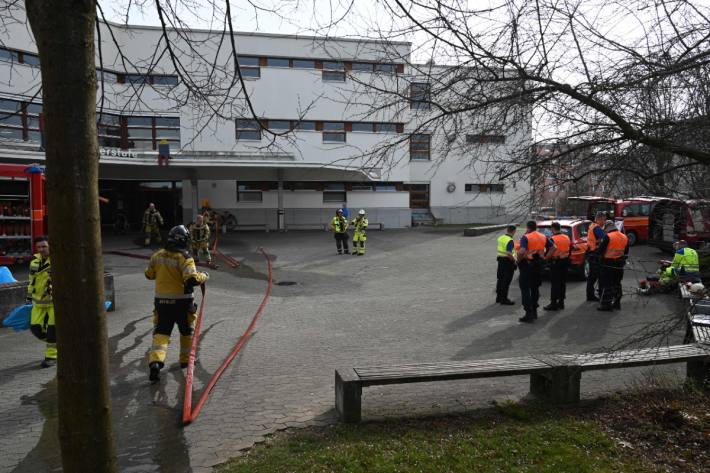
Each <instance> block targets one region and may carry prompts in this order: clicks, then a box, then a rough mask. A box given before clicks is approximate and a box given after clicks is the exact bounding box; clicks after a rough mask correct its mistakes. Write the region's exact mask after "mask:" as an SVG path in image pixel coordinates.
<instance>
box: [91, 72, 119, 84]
mask: <svg viewBox="0 0 710 473" xmlns="http://www.w3.org/2000/svg"><path fill="white" fill-rule="evenodd" d="M102 79H103V81H104V82H111V83H114V84H115V83H116V82H118V74H116V73H115V72H111V71H102V70H101V69H96V80H97V81H98V82H99V83H101V80H102Z"/></svg>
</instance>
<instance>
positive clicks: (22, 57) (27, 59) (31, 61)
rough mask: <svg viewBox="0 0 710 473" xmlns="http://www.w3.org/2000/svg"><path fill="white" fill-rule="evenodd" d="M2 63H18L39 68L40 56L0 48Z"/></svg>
mask: <svg viewBox="0 0 710 473" xmlns="http://www.w3.org/2000/svg"><path fill="white" fill-rule="evenodd" d="M0 61H7V62H17V63H20V64H27V65H28V66H39V56H38V55H36V54H34V53H25V52H22V51H15V50H12V49H7V48H0Z"/></svg>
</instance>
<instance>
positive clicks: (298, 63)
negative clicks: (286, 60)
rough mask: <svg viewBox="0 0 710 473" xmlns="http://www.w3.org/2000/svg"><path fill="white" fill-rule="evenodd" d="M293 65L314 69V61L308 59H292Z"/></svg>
mask: <svg viewBox="0 0 710 473" xmlns="http://www.w3.org/2000/svg"><path fill="white" fill-rule="evenodd" d="M293 67H296V68H300V69H315V68H316V62H315V61H311V60H310V59H294V60H293Z"/></svg>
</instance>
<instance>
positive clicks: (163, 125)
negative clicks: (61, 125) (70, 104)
mask: <svg viewBox="0 0 710 473" xmlns="http://www.w3.org/2000/svg"><path fill="white" fill-rule="evenodd" d="M97 128H98V134H99V146H101V147H105V148H121V149H134V150H143V151H152V150H156V149H158V143H160V141H161V140H167V141H168V144H169V145H170V148H171V149H180V118H179V117H155V116H132V117H124V116H121V115H116V114H112V113H105V112H103V113H100V114H99V116H98V119H97Z"/></svg>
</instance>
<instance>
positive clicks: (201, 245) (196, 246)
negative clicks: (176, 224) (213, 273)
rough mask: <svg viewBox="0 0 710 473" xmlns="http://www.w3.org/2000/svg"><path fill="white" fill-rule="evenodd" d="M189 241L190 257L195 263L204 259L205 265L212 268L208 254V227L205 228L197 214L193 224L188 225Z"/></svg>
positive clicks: (210, 256) (203, 220) (203, 222)
mask: <svg viewBox="0 0 710 473" xmlns="http://www.w3.org/2000/svg"><path fill="white" fill-rule="evenodd" d="M190 239H191V241H192V257H193V258H194V259H195V262H196V263H197V262H199V261H200V258H202V257H204V258H205V260H206V261H207V264H208V265H209V266H210V267H214V265H213V264H212V255H211V254H210V227H208V226H207V224H206V223H205V219H204V217H203V216H202V215H199V214H198V215H197V217H196V218H195V223H193V224H192V225H190Z"/></svg>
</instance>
